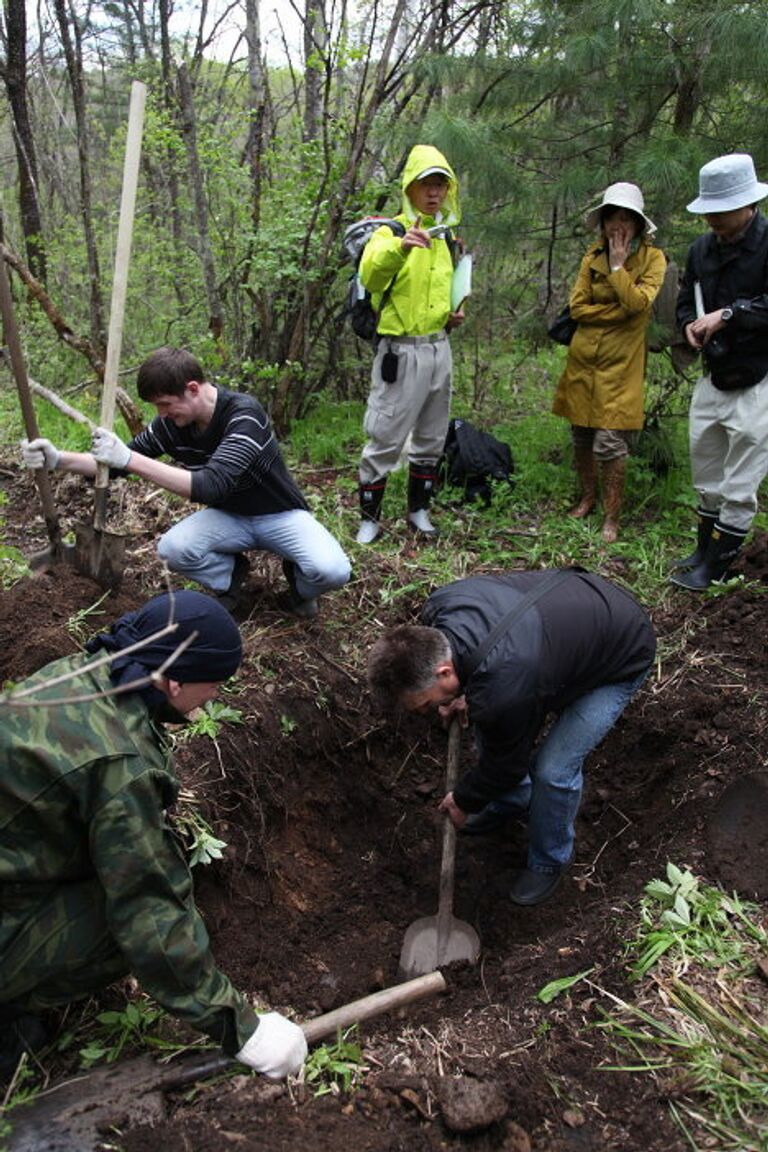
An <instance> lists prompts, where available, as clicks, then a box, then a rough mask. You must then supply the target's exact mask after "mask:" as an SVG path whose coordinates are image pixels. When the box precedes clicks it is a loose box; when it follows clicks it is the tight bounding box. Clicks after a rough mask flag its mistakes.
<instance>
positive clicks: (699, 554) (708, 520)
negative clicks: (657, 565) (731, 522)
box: [672, 508, 717, 572]
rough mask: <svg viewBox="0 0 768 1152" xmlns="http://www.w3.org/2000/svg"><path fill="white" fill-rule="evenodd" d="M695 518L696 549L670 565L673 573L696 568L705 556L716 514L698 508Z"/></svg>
mask: <svg viewBox="0 0 768 1152" xmlns="http://www.w3.org/2000/svg"><path fill="white" fill-rule="evenodd" d="M697 516H698V518H699V519H698V523H697V524H696V548H695V550H694V551H693V552H691V554H690V555H689V556H684V557H683V559H682V560H677V561H675V563H674V564H673V565H672V571H673V572H687V571H689V570H690V569H691V568H697V567H698V566H699V564H701V563H702V562H703V560H704V557H705V556H706V554H707V548H708V547H709V540H710V537H711V535H712V529H713V528H714V526H715V521H716V520H717V513H716V512H707V511H705V510H704V509H703V508H699V509H698V510H697Z"/></svg>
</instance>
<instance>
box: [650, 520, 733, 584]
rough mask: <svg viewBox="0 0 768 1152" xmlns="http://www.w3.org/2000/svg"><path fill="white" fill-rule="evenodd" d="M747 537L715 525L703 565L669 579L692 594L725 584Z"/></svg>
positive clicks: (674, 574)
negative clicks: (711, 585)
mask: <svg viewBox="0 0 768 1152" xmlns="http://www.w3.org/2000/svg"><path fill="white" fill-rule="evenodd" d="M746 535H747V533H746V531H740V530H739V529H736V528H729V527H727V526H726V525H724V524H720V523H717V524H715V526H714V527H713V529H712V534H711V536H710V538H709V544H708V545H707V550H706V553H705V555H704V559H703V560H702V561H701V563H700V564H697V565H696V567H695V568H690V569H689V570H688V571H687V572H675V573H673V575H672V576H670V578H669V580H670V583H671V584H676V585H677V586H678V588H687V589H689V591H691V592H704V591H705V590H706V589H707V588H709V586H710V584H722V583H724V581H725V580H726V579H727V577H728V573H729V571H730V567H731V564H732V563H733V561H734V560H735V559H736V557H737V556H738V554H739V551H740V549H741V545H742V544H743V543H744V540H745V538H746Z"/></svg>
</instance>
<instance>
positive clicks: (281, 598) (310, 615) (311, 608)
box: [277, 560, 317, 620]
mask: <svg viewBox="0 0 768 1152" xmlns="http://www.w3.org/2000/svg"><path fill="white" fill-rule="evenodd" d="M295 571H296V565H295V564H294V563H293V560H283V574H284V576H285V579H286V581H287V583H288V588H287V590H286V591H285V592H279V593H278V595H277V603H278V605H279V607H280V608H281V609H282V611H283V612H287V613H289V614H290V615H291V616H298V617H299V619H300V620H313V619H314V618H315V616H317V600H316V599H315V600H303V599H302V598H301V596H299V593H298V591H297V589H296V575H295Z"/></svg>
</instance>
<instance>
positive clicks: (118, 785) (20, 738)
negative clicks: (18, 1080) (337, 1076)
mask: <svg viewBox="0 0 768 1152" xmlns="http://www.w3.org/2000/svg"><path fill="white" fill-rule="evenodd" d="M170 619H173V620H174V621H175V624H176V627H175V629H173V630H171V631H168V632H167V634H166V635H162V631H163V628H164V627H165V625H166V624H167V623H168V621H169V620H170ZM193 632H194V633H195V638H194V639H193V640H192V643H191V644H190V645H189V646H188V647H187V648H185V649H184V651H182V652H180V653H177V654H176V655H175V656H174V653H175V652H176V650H177V649H178V646H179V644H180V643H181V642H182V641H183V640H185V639H188V638H189V637H190V636H191V634H192V633H193ZM158 634H160V635H159V636H158ZM136 643H141V644H142V645H143V646H142V647H141V648H140V649H139V650H138V651H136V652H129V653H128V655H123V654H122V653H123V652H124V650H125V649H127V648H130V647H131V646H132V645H134V644H136ZM89 648H90V650H91V653H94V652H97V653H99V654H101V655H103V654H104V652H106V653H108V654H109V662H108V663H102V664H101V666H95V661H94V657H93V655H92V654H91V653H88V654H79V655H76V656H70V657H65V658H64V659H61V660H57V661H55V662H54V663H52V664H49V665H47V666H46V667H45V668H43V669H42V670H41V671H39V672H37V673H36V674H35V675H33V676H31V677H30V678H29V679H28V680H26V681H24V682H23V683H22V684H20V685H18V686H17V687H16V688H15V689H14V690H13V691H12V692H11V693H9V694H7V696H6V699H5V703H3V702H0V720H1V721H2V723H0V908H1V909H2V916H1V917H0V1036H2V1040H3V1042H4V1043H3V1044H0V1060H2V1059H3V1058H4V1059H5V1064H6V1067H5V1070H4V1071H5V1073H6V1074H7V1073H8V1072H9V1071H11V1072H12V1071H13V1067H15V1062H16V1060H18V1057H19V1055H20V1054H21V1051H23V1049H24V1048H25V1047H30V1046H32V1041H33V1039H34V1037H35V1036H38V1035H39V1027H40V1026H39V1022H36V1021H35V1019H34V1017H30V1013H38V1012H40V1011H44V1010H46V1009H48V1008H51V1007H54V1006H56V1005H61V1004H65V1003H67V1002H69V1001H71V1000H76V999H78V998H81V997H86V996H89V995H91V994H92V993H94V992H95V991H97V990H98V989H99V988H101V987H103V986H105V985H107V984H109V983H111V982H113V981H115V980H118V979H119V978H121V977H124V976H125V975H127V974H128V973H133V974H134V975H135V976H136V978H137V979H138V981H139V983H140V984H141V986H142V987H143V989H144V990H145V991H146V992H148V993H149V994H150V995H151V996H153V997H154V998H155V1000H157V1002H158V1003H159V1004H160V1005H161V1006H162V1007H163V1008H165V1009H166V1010H167V1011H168V1012H170V1013H172V1014H173V1015H175V1016H177V1017H179V1018H180V1019H181V1020H183V1021H185V1022H186V1023H187V1024H190V1025H191V1026H192V1027H193V1028H195V1029H197V1030H199V1031H201V1032H204V1033H206V1034H207V1035H208V1036H211V1037H212V1038H213V1039H215V1040H217V1041H219V1042H220V1043H221V1045H222V1046H223V1048H224V1050H225V1051H226V1052H228V1053H229V1054H230V1055H236V1056H237V1057H238V1059H241V1060H243V1062H244V1063H246V1064H248V1065H250V1066H251V1067H254V1068H256V1069H257V1070H258V1071H262V1072H264V1073H265V1074H267V1075H271V1076H274V1077H276V1078H279V1077H281V1076H285V1075H287V1074H288V1073H290V1072H295V1071H296V1070H297V1069H298V1068H299V1067H300V1065H301V1063H302V1062H303V1058H304V1055H305V1053H306V1044H305V1041H304V1036H303V1033H302V1032H301V1030H300V1028H299V1027H298V1026H297V1025H295V1024H293V1023H291V1022H290V1021H288V1020H286V1019H285V1018H284V1017H282V1016H279V1015H278V1014H277V1013H267V1014H265V1015H263V1016H257V1015H256V1013H255V1012H254V1011H253V1009H252V1008H251V1006H250V1004H249V1003H248V1001H247V1000H246V998H245V996H243V995H242V993H240V992H238V991H237V990H236V989H235V988H234V987H233V986H232V984H231V983H230V981H229V980H228V979H227V977H226V976H225V975H224V974H223V973H222V972H221V971H220V970H219V969H218V968H217V967H216V964H215V962H214V959H213V956H212V955H211V951H210V947H209V942H208V935H207V932H206V929H205V925H204V924H203V921H202V918H201V916H200V914H199V912H198V911H197V909H196V907H195V903H194V895H193V886H192V877H191V874H190V870H189V867H188V865H187V862H186V859H185V855H184V850H183V847H182V845H181V844H180V843H179V841H178V838H177V836H176V834H175V833H174V830H173V827H172V824H171V822H170V820H169V818H168V809H169V808H171V807H172V806H173V804H174V803H175V801H176V798H177V795H178V789H179V781H178V779H177V777H176V774H175V772H174V770H173V766H172V763H171V758H170V755H169V751H168V746H167V743H166V741H165V738H164V735H163V732H162V728H161V727H160V725H159V723H158V721H159V720H161V719H162V718H163V717H165V718H168V717H169V716H170V717H171V718H173V719H175V720H176V721H177V722H178V721H179V720H181V719H182V718H183V716H184V715H186V714H188V713H189V712H190V711H192V710H193V709H194V708H196V707H200V706H201V705H202V704H204V703H205V702H206V701H207V700H210V699H212V698H213V697H214V696H215V695H216V691H217V689H218V687H219V685H220V684H221V683H222V682H223V681H224V680H226V679H228V678H229V676H231V675H232V674H233V673H234V672H235V671H236V670H237V667H238V665H239V663H240V659H241V655H242V645H241V640H240V634H239V631H238V628H237V625H236V624H235V622H234V621H233V619H232V617H231V616H230V614H229V613H228V612H227V611H226V610H225V609H224V608H222V607H221V605H219V604H218V603H217V602H216V601H215V600H213V599H212V598H211V597H209V596H204V595H202V594H201V593H198V592H190V591H184V592H177V593H175V594H173V595H169V594H166V595H163V596H158V597H156V598H155V599H154V600H151V601H149V603H148V604H146V605H145V606H144V608H142V609H141V610H140V611H138V612H134V613H129V614H128V615H127V616H124V617H121V619H120V620H118V621H117V622H116V624H115V625H113V627H112V630H111V632H109V633H105V634H102V635H100V636H98V637H96V638H95V640H93V641H91V642H90V644H89ZM72 673H74V676H73V678H71V679H69V680H68V681H67V682H65V683H60V684H58V685H57V684H54V683H53V681H54V679H55V678H57V677H59V676H61V675H62V674H64V675H68V674H72ZM152 673H154V678H153V680H152V681H151V682H148V681H149V677H150V675H151V674H152ZM134 685H135V687H132V686H134ZM116 687H117V688H119V689H120V691H121V694H120V695H107V693H109V692H110V691H112V692H114V690H115V688H116ZM30 689H32V690H34V691H33V694H32V696H29V695H25V696H20V693H21V692H24V693H27V692H28V690H30ZM14 698H15V699H14ZM30 699H32V700H33V701H34V706H33V707H24V706H21V702H22V701H26V702H27V703H28V702H29V701H30ZM171 710H172V711H171ZM0 1071H2V1069H0Z"/></svg>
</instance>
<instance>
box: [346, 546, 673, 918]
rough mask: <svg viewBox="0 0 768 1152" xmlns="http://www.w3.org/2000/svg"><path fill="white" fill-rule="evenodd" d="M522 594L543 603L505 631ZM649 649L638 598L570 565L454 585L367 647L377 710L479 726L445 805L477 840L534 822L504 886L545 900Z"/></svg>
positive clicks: (567, 857)
mask: <svg viewBox="0 0 768 1152" xmlns="http://www.w3.org/2000/svg"><path fill="white" fill-rule="evenodd" d="M544 582H547V585H546V587H545V588H544V589H543V591H542V585H543V584H544ZM526 597H531V598H534V597H536V599H535V602H532V600H528V601H526V607H525V610H523V611H520V612H519V614H518V615H517V616H516V618H515V620H514V622H511V623H510V625H509V626H508V627H507V625H506V620H505V617H506V618H509V615H510V613H511V612H514V611H515V610H516V609H517V608H519V606H520V605H521V603H522V602H523V601H524V600H525V598H526ZM502 622H503V623H502ZM497 625H498V626H499V630H498V632H496V631H495V630H496V628H497ZM491 634H492V643H491V644H490V646H488V645H487V638H488V637H489V635H491ZM486 647H487V649H488V650H487V651H485V648H486ZM655 650H656V641H655V636H654V631H653V626H652V624H651V621H650V619H649V617H648V615H647V613H646V612H645V611H644V609H643V608H641V606H640V605H639V604H638V603H637V601H636V600H635V599H634V598H633V597H632V596H631V595H630V594H629V593H628V592H626V591H625V590H624V589H623V588H620V587H619V586H618V585H616V584H612V583H610V582H609V581H608V580H605V579H603V578H602V577H600V576H595V575H592V574H591V573H588V572H584V571H582V570H581V569H576V568H573V569H566V570H563V571H562V573H560V574H559V575H558V576H557V578H553V574H552V573H551V572H542V571H538V572H513V573H508V574H505V575H495V576H490V575H483V576H470V577H468V578H467V579H464V580H457V581H456V582H455V583H453V584H448V585H447V586H446V587H444V588H438V589H437V591H435V592H433V593H432V595H431V596H430V597H429V599H428V600H427V602H426V604H425V606H424V608H423V609H422V612H421V624H406V625H402V626H401V627H398V628H393V629H391V630H390V631H388V632H386V633H385V634H384V635H383V636H382V637H381V638H380V639H379V640H378V641H377V642H376V643H375V644H374V646H373V648H372V649H371V652H370V655H369V662H368V681H369V685H370V688H371V692H372V694H373V696H374V699H375V700H376V702H377V703H378V704H379V705H380V706H381V707H383V708H389V709H392V708H396V707H398V706H399V707H403V708H405V709H406V710H407V711H410V712H423V713H426V712H429V711H432V710H435V711H438V712H439V713H440V715H441V716H443V717H444V718H447V717H448V716H450V715H451V714H452V713H459V715H460V717H461V718H463V719H464V722H465V723H466V721H467V720H468V721H469V723H470V724H471V725H472V727H473V729H474V735H475V740H476V743H477V747H478V751H479V759H478V762H477V764H476V765H475V766H474V767H472V768H470V769H469V770H468V771H467V772H466V773H465V774H464V776H463V777H462V778H461V779H460V781H459V783H458V784H457V785H456V787H455V788H454V790H453V791H452V792H449V793H448V794H447V795H446V796H445V797H444V798H443V799H442V801H441V803H440V809H441V810H442V811H443V812H445V813H446V814H447V815H448V816H449V817H450V819H451V820H452V821H453V823H454V824H455V825H456V827H457V828H458V829H461V830H464V831H465V832H478V833H479V832H484V831H490V830H492V829H493V828H495V827H498V826H499V825H500V824H502V823H503V822H504V821H505V819H506V817H507V816H508V815H510V814H516V815H518V816H522V817H523V818H524V819H527V821H528V832H529V847H528V861H527V867H526V868H524V869H523V870H522V871H521V872H520V873H519V874H518V875H517V877H516V878H515V881H514V883H513V885H512V889H511V891H510V897H511V899H512V900H513V901H514V902H515V903H516V904H539V903H541V901H543V900H546V899H547V898H548V897H549V896H550V895H552V893H553V892H554V891H555V889H556V888H557V886H558V884H559V883H560V880H561V878H562V875H563V873H564V871H565V870H566V868H567V867H568V865H569V863H570V861H571V858H572V855H573V845H574V835H575V833H574V822H575V819H576V814H577V812H578V809H579V804H580V802H581V789H582V765H583V763H584V760H585V758H586V756H587V755H588V754H589V753H590V752H591V751H592V749H593V748H595V747H596V746H597V744H599V743H600V741H601V740H602V739H603V737H604V736H605V735H606V733H607V732H608V731H610V729H611V728H612V727H613V725H614V724H615V723H616V720H617V719H618V717H619V716H620V715H621V713H622V712H623V710H624V708H625V707H626V705H627V704H628V703H629V701H630V700H631V699H632V697H633V696H634V695H635V693H636V692H637V690H638V689H639V687H640V686H641V684H642V683H643V681H644V680H645V678H646V676H647V675H648V671H649V668H650V666H651V664H652V662H653V659H654V655H655ZM478 655H479V656H480V660H479V662H478V659H477V656H478ZM551 717H554V720H553V723H552V724H551V725H550V726H549V728H548V729H547V730H546V732H544V727H545V724H546V723H547V721H548V720H549V719H550V718H551ZM473 814H476V815H473Z"/></svg>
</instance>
